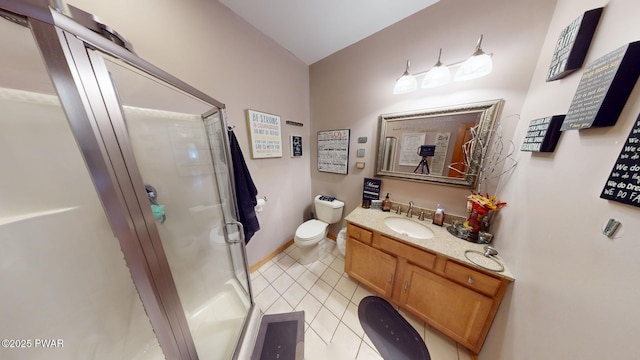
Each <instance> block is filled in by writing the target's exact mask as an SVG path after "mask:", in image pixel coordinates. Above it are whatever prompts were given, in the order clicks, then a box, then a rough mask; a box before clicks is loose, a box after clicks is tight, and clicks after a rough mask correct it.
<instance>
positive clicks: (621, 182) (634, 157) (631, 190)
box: [600, 116, 640, 207]
mask: <svg viewBox="0 0 640 360" xmlns="http://www.w3.org/2000/svg"><path fill="white" fill-rule="evenodd" d="M600 197H601V198H603V199H609V200H614V201H617V202H621V203H623V204H627V205H633V206H637V207H640V116H638V119H637V120H636V122H635V124H633V127H632V128H631V131H630V132H629V137H627V142H625V143H624V145H623V147H622V150H621V151H620V155H619V156H618V160H617V161H616V163H615V165H613V169H612V170H611V174H610V175H609V179H607V183H606V184H605V185H604V189H602V193H601V194H600Z"/></svg>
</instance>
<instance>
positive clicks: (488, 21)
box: [310, 0, 555, 233]
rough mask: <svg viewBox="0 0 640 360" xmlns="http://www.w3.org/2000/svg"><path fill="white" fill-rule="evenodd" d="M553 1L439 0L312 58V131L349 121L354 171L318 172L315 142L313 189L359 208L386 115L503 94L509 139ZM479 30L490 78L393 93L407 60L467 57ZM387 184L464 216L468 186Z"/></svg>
mask: <svg viewBox="0 0 640 360" xmlns="http://www.w3.org/2000/svg"><path fill="white" fill-rule="evenodd" d="M554 4H555V1H554V0H546V1H537V2H531V1H525V0H518V1H509V0H490V1H482V2H479V1H465V0H447V1H440V2H439V3H437V4H436V5H433V6H431V7H429V8H427V9H426V10H423V11H421V12H419V13H417V14H415V15H413V16H411V17H409V18H407V19H405V20H403V21H401V22H399V23H397V24H394V25H392V26H390V27H388V28H386V29H384V30H382V31H380V32H378V33H376V34H374V35H372V36H370V37H369V38H367V39H364V40H362V41H360V42H359V43H357V44H355V45H353V46H350V47H348V48H346V49H344V50H342V51H340V52H338V53H336V54H334V55H332V56H330V57H328V58H326V59H323V60H321V61H319V62H317V63H315V64H313V65H311V67H310V76H311V119H312V131H311V134H312V136H313V135H314V134H316V132H317V131H319V130H327V129H335V128H350V129H351V151H350V160H349V161H350V162H349V165H350V166H349V175H347V176H344V175H337V174H329V173H321V172H318V171H317V161H316V157H317V154H316V149H315V148H312V149H311V153H312V154H311V178H312V179H313V180H312V191H313V193H314V194H316V193H327V194H331V195H334V196H336V197H337V198H339V199H341V200H344V201H345V202H346V209H345V210H346V213H348V212H349V211H351V210H353V209H354V208H355V207H357V206H360V203H361V199H362V184H363V179H364V178H365V177H373V176H374V174H375V158H376V139H377V136H378V135H377V134H378V121H379V120H378V116H379V115H380V114H384V113H390V112H396V111H409V110H418V109H428V108H432V107H440V106H447V105H455V104H462V103H466V102H475V101H484V100H491V99H499V98H500V99H505V101H506V102H505V106H504V109H503V111H502V119H504V121H503V129H504V135H505V136H506V137H507V138H508V139H510V138H511V135H512V133H513V131H514V129H515V126H516V125H517V119H518V116H517V115H518V114H520V113H521V109H522V105H523V103H524V100H525V97H526V92H527V89H528V87H529V82H530V80H531V76H532V73H533V69H534V67H535V64H536V61H537V59H538V54H539V49H540V46H541V45H542V41H543V40H544V36H545V34H546V32H547V27H548V24H549V20H550V18H551V14H552V11H553V6H554ZM480 34H484V41H483V49H484V50H485V51H486V52H493V53H494V56H493V62H494V71H493V72H492V73H491V74H490V75H489V76H487V77H484V78H481V79H477V80H472V81H467V82H462V83H451V84H448V85H446V86H444V87H440V88H436V89H419V90H418V91H416V92H413V93H410V94H404V95H393V94H392V89H393V85H394V83H395V80H396V79H397V78H398V77H399V76H400V75H401V74H402V72H403V71H404V66H405V62H406V59H407V58H408V59H410V60H411V66H412V69H413V72H419V71H424V70H427V69H429V68H430V67H431V66H433V64H435V62H436V61H437V58H438V49H439V48H440V47H442V49H443V50H442V61H443V62H444V63H452V62H457V61H461V60H463V59H465V58H467V57H468V56H469V55H471V53H472V52H473V51H474V46H475V44H476V41H477V39H478V37H479V36H480ZM454 70H455V69H454ZM421 79H422V78H420V80H421ZM362 136H366V137H368V139H369V140H368V142H367V143H366V144H364V146H362V144H358V143H357V138H358V137H362ZM358 148H364V149H365V152H366V157H365V158H357V157H356V150H357V149H358ZM356 161H365V162H366V165H365V168H364V170H358V169H356V168H355V163H356ZM387 192H390V193H391V199H392V200H394V201H399V202H402V203H408V202H409V201H411V200H412V201H414V202H415V204H416V205H417V206H420V207H426V208H435V207H436V205H437V204H442V205H443V206H444V207H445V210H446V211H447V212H448V213H454V214H464V213H465V211H466V210H465V209H466V207H465V206H466V203H465V199H464V198H465V196H467V195H468V194H469V189H463V188H456V187H446V186H442V185H428V184H421V183H415V182H408V181H398V180H393V179H389V178H384V179H382V193H383V194H384V193H387ZM507 200H508V199H507ZM339 227H340V225H334V226H333V227H332V228H331V231H332V232H333V233H337V231H339Z"/></svg>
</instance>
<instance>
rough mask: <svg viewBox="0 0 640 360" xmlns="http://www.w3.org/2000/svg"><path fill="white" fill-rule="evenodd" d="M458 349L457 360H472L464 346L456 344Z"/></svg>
mask: <svg viewBox="0 0 640 360" xmlns="http://www.w3.org/2000/svg"><path fill="white" fill-rule="evenodd" d="M456 346H457V348H458V360H472V359H473V357H471V353H470V352H469V350H467V349H466V348H465V347H464V346H462V345H460V344H456Z"/></svg>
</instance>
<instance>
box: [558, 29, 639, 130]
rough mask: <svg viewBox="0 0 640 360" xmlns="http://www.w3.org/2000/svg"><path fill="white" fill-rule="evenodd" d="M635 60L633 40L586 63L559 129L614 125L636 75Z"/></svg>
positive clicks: (636, 57) (635, 47)
mask: <svg viewBox="0 0 640 360" xmlns="http://www.w3.org/2000/svg"><path fill="white" fill-rule="evenodd" d="M639 62H640V41H636V42H632V43H629V44H627V45H625V46H622V47H620V48H618V49H616V50H614V51H612V52H610V53H608V54H607V55H605V56H602V57H601V58H599V59H597V60H595V61H594V62H592V63H590V64H589V65H587V67H586V68H585V69H584V72H583V73H582V78H581V79H580V83H579V84H578V89H577V90H576V93H575V95H574V96H573V100H572V101H571V106H570V107H569V111H568V112H567V116H566V117H565V118H564V122H563V123H562V127H561V128H560V130H561V131H565V130H578V129H585V128H590V127H592V126H596V127H598V126H611V125H614V124H615V123H616V121H618V116H620V112H622V108H624V105H625V103H626V102H627V99H628V98H629V95H630V94H631V90H633V86H634V85H635V84H636V81H637V80H638V75H640V66H638V63H639Z"/></svg>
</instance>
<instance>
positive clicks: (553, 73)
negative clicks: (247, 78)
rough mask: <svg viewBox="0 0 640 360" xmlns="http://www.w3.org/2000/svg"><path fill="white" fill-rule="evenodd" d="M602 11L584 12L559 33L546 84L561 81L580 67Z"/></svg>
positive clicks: (598, 9) (599, 9)
mask: <svg viewBox="0 0 640 360" xmlns="http://www.w3.org/2000/svg"><path fill="white" fill-rule="evenodd" d="M602 9H603V8H597V9H593V10H589V11H587V12H585V13H584V14H582V15H580V16H578V18H577V19H575V20H574V21H573V22H572V23H571V24H569V26H567V27H566V28H564V29H563V30H562V32H560V36H559V37H558V42H557V43H556V49H555V50H554V52H553V57H552V58H551V64H550V65H549V70H548V71H547V82H549V81H553V80H558V79H562V78H563V77H565V76H567V75H569V74H571V73H572V72H574V71H576V70H578V69H579V68H581V67H582V64H583V63H584V59H585V57H586V56H587V51H588V50H589V46H590V45H591V39H593V34H594V33H595V32H596V27H597V26H598V21H600V15H601V14H602Z"/></svg>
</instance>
